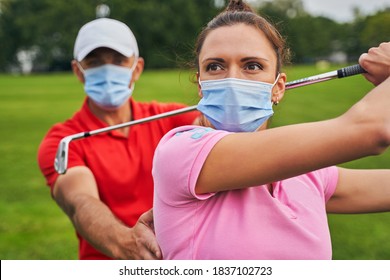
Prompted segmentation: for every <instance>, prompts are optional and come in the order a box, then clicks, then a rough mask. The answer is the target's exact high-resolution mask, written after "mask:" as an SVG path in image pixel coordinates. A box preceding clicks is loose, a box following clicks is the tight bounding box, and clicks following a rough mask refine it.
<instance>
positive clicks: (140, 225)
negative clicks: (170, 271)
mask: <svg viewBox="0 0 390 280" xmlns="http://www.w3.org/2000/svg"><path fill="white" fill-rule="evenodd" d="M129 230H130V231H127V233H126V234H127V236H125V237H123V239H122V240H123V241H125V240H128V241H127V242H121V243H122V244H121V245H122V246H121V249H120V252H118V254H115V258H118V259H134V260H160V259H161V258H162V253H161V250H160V247H159V246H158V244H157V240H156V236H155V234H154V226H153V209H151V210H149V211H147V212H145V213H144V214H142V215H141V216H140V217H139V219H138V221H137V223H136V224H135V225H134V227H133V228H131V229H129Z"/></svg>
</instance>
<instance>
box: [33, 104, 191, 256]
mask: <svg viewBox="0 0 390 280" xmlns="http://www.w3.org/2000/svg"><path fill="white" fill-rule="evenodd" d="M130 104H131V108H132V115H133V120H137V119H141V118H145V117H149V116H152V115H156V114H160V113H163V112H167V111H172V110H175V109H179V108H183V107H185V106H184V105H183V104H178V103H170V104H162V103H157V102H151V103H141V102H136V101H134V100H132V99H131V100H130ZM197 116H198V112H196V111H195V112H189V113H185V114H180V115H176V116H172V117H167V118H162V119H159V120H155V121H151V122H147V123H144V124H138V125H134V126H131V127H130V130H129V135H128V137H125V136H124V135H123V134H121V133H119V132H117V131H110V132H107V133H102V134H98V135H95V136H92V137H88V138H84V139H79V140H74V141H72V142H71V143H70V145H69V158H68V169H69V168H72V167H74V166H87V167H88V168H89V169H91V170H92V172H93V174H94V176H95V179H96V182H97V185H98V189H99V195H100V198H101V200H102V201H103V202H104V203H105V204H106V205H107V206H108V207H109V208H110V209H111V210H112V212H113V213H114V214H115V215H116V216H117V217H118V218H119V219H120V220H121V221H123V222H124V223H125V224H126V225H128V226H130V227H132V226H134V224H135V223H136V221H137V220H138V218H139V216H140V215H141V214H142V213H144V212H145V211H147V210H149V209H150V208H151V207H152V205H153V177H152V174H151V169H152V160H153V153H154V150H155V148H156V146H157V144H158V142H159V141H160V139H161V137H162V136H163V135H164V134H165V133H167V132H168V131H169V130H171V129H172V128H175V127H178V126H182V125H187V124H191V123H193V121H194V119H195V118H196V117H197ZM106 126H107V124H106V123H104V122H102V121H101V120H99V119H98V118H97V117H96V116H95V115H93V114H92V113H91V111H90V109H89V107H88V105H87V102H86V101H84V104H83V106H82V108H81V110H80V111H78V112H77V113H76V114H75V115H74V116H73V117H72V118H71V119H69V120H67V121H65V122H64V123H61V124H56V125H54V126H53V127H52V128H51V129H50V130H49V132H48V133H47V135H46V136H45V138H44V139H43V141H42V143H41V145H40V147H39V151H38V163H39V167H40V169H41V171H42V173H43V175H44V176H45V177H46V181H47V184H48V185H49V186H50V187H51V188H53V186H54V183H55V181H56V179H57V177H58V174H57V172H56V171H55V170H54V158H55V155H56V151H57V148H58V144H59V142H60V140H61V139H62V138H63V137H65V136H68V135H71V134H75V133H79V132H84V131H91V130H95V129H98V128H102V127H106ZM77 236H78V238H79V241H80V244H79V245H80V247H79V257H80V259H108V257H107V256H104V255H103V254H101V253H100V252H98V251H97V250H95V249H94V248H93V247H92V246H91V245H89V244H88V243H87V241H85V240H84V239H83V238H82V237H81V236H80V235H79V234H77Z"/></svg>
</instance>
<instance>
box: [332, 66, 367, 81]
mask: <svg viewBox="0 0 390 280" xmlns="http://www.w3.org/2000/svg"><path fill="white" fill-rule="evenodd" d="M362 73H367V71H366V70H364V69H363V68H362V67H361V66H360V65H359V64H356V65H351V66H347V67H344V68H341V69H339V70H337V77H338V78H344V77H349V76H353V75H357V74H362Z"/></svg>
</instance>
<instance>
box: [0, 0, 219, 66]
mask: <svg viewBox="0 0 390 280" xmlns="http://www.w3.org/2000/svg"><path fill="white" fill-rule="evenodd" d="M1 1H2V2H1V3H2V5H1V11H2V13H1V15H0V27H1V33H0V42H1V44H0V69H1V70H6V69H7V67H9V66H10V65H17V64H18V59H17V54H18V53H19V57H20V53H21V52H22V54H24V56H23V57H24V58H25V57H26V56H28V55H30V57H31V58H32V59H33V60H34V70H36V71H40V70H68V69H70V60H71V59H72V57H73V45H74V40H75V38H76V35H77V31H78V30H79V28H80V27H81V26H82V25H83V24H85V23H86V22H87V21H90V20H92V19H94V18H96V7H97V6H98V5H99V4H102V3H104V4H106V5H108V6H109V8H110V16H109V17H111V18H115V19H118V20H121V21H123V22H125V23H127V24H128V25H129V26H130V27H131V29H132V30H133V32H134V33H135V35H136V37H137V40H138V44H139V47H140V53H141V55H142V56H144V57H145V59H146V67H150V68H161V67H176V66H177V65H176V56H178V57H183V59H184V58H187V57H188V53H189V50H190V49H191V50H192V46H193V40H194V38H195V36H196V34H197V33H198V31H199V29H200V28H201V26H203V24H205V23H206V22H207V21H208V20H209V19H210V18H211V17H212V16H214V15H215V14H216V13H217V8H216V7H215V5H214V0H199V1H182V0H170V1H164V2H163V1H159V0H143V1H139V0H105V1H104V0H103V1H102V0H100V1H99V0H84V1H79V0H68V1H64V0H1Z"/></svg>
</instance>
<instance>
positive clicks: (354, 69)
mask: <svg viewBox="0 0 390 280" xmlns="http://www.w3.org/2000/svg"><path fill="white" fill-rule="evenodd" d="M365 72H366V71H365V70H364V69H363V68H362V67H361V66H360V65H359V64H356V65H351V66H347V67H344V68H341V69H339V70H334V71H331V72H327V73H323V74H319V75H315V76H310V77H307V78H303V79H299V80H295V81H291V82H287V83H286V89H292V88H296V87H301V86H306V85H310V84H315V83H319V82H324V81H328V80H331V79H335V78H344V77H350V76H353V75H357V74H362V73H365ZM196 108H197V105H193V106H189V107H186V108H182V109H178V110H173V111H170V112H165V113H162V114H157V115H154V116H150V117H147V118H143V119H139V120H134V121H130V122H125V123H121V124H117V125H113V126H108V127H104V128H100V129H96V130H92V131H86V132H80V133H76V134H72V135H69V136H66V137H64V138H63V139H61V141H60V143H59V145H58V149H57V154H56V158H55V160H54V168H55V170H56V171H57V173H58V174H65V172H66V170H67V168H68V152H69V143H70V142H71V141H73V140H77V139H81V138H86V137H89V136H93V135H96V134H99V133H103V132H107V131H111V130H115V129H119V128H122V127H127V126H132V125H136V124H141V123H145V122H149V121H153V120H157V119H161V118H165V117H170V116H174V115H178V114H182V113H186V112H190V111H194V110H196Z"/></svg>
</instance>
